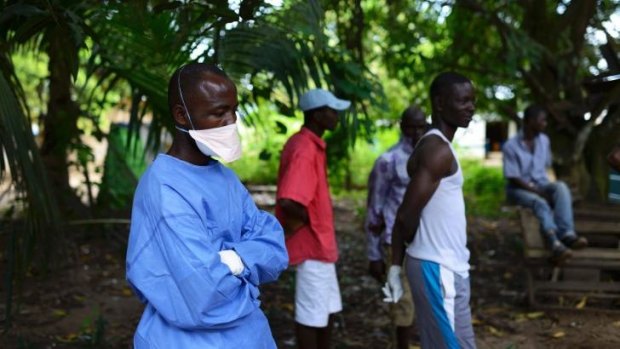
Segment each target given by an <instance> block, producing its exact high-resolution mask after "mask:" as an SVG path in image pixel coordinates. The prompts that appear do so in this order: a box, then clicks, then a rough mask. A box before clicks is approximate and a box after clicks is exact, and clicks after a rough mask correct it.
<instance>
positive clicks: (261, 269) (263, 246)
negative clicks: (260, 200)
mask: <svg viewBox="0 0 620 349" xmlns="http://www.w3.org/2000/svg"><path fill="white" fill-rule="evenodd" d="M242 195H244V198H243V206H242V207H243V209H242V210H243V221H242V227H241V240H240V241H238V242H225V243H224V246H225V247H226V248H231V249H234V250H235V251H236V252H237V254H239V256H240V257H241V260H242V261H243V264H244V265H245V269H244V272H243V273H242V277H243V278H244V279H246V280H247V281H248V282H250V283H251V284H253V285H255V286H258V285H260V284H263V283H266V282H271V281H275V280H276V279H277V278H278V276H279V275H280V273H281V272H282V271H283V270H284V269H286V267H287V266H288V254H287V252H286V245H285V243H284V231H283V229H282V226H281V225H280V223H279V222H278V220H277V219H276V218H275V217H274V216H273V215H271V214H269V213H267V212H265V211H262V210H259V209H258V208H257V207H256V204H255V203H254V201H253V200H252V197H251V196H250V194H249V193H248V192H247V190H246V189H245V188H243V194H242Z"/></svg>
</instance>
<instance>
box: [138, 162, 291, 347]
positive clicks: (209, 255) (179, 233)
mask: <svg viewBox="0 0 620 349" xmlns="http://www.w3.org/2000/svg"><path fill="white" fill-rule="evenodd" d="M228 249H233V250H235V251H236V252H237V254H238V255H239V256H240V257H241V260H242V261H243V264H244V266H245V269H244V271H243V273H242V274H240V275H239V276H234V275H232V273H231V272H230V269H229V268H228V266H226V265H225V264H223V263H222V262H221V261H220V256H219V254H218V251H220V250H228ZM287 264H288V255H287V253H286V247H285V245H284V233H283V231H282V227H281V226H280V224H279V223H278V221H277V220H276V219H275V218H274V216H272V215H271V214H269V213H266V212H263V211H260V210H258V208H257V207H256V205H255V204H254V202H253V201H252V197H251V196H250V195H249V193H248V191H247V190H246V188H245V187H244V186H243V185H242V184H241V182H240V181H239V179H238V178H237V176H236V175H235V174H234V172H232V171H231V170H230V169H228V168H226V167H224V166H223V165H221V164H220V163H219V162H217V161H215V160H213V161H211V162H210V163H209V164H208V165H206V166H195V165H192V164H190V163H188V162H185V161H182V160H179V159H177V158H175V157H172V156H169V155H165V154H160V155H158V156H157V158H156V159H155V161H154V162H153V164H152V165H151V166H150V167H149V168H148V169H147V171H146V172H145V173H144V175H143V176H142V178H141V179H140V183H139V184H138V188H137V190H136V194H135V198H134V203H133V212H132V217H131V232H130V237H129V245H128V249H127V265H126V267H127V280H128V281H129V283H130V285H131V286H132V288H133V289H134V292H135V293H136V294H137V295H138V297H139V298H140V300H141V301H142V302H143V303H145V305H146V308H145V310H144V313H143V315H142V318H141V320H140V323H139V324H138V328H137V330H136V333H135V335H134V347H135V348H136V349H144V348H151V349H152V348H158V349H168V348H184V349H191V348H201V349H204V348H275V347H276V345H275V342H274V340H273V337H272V334H271V330H270V328H269V323H268V322H267V318H266V317H265V315H264V314H263V312H262V310H261V309H260V307H259V306H260V301H259V299H258V296H259V290H258V286H259V285H260V284H262V283H265V282H270V281H274V280H276V279H277V278H278V276H279V274H280V272H282V271H283V270H284V269H285V268H286V267H287Z"/></svg>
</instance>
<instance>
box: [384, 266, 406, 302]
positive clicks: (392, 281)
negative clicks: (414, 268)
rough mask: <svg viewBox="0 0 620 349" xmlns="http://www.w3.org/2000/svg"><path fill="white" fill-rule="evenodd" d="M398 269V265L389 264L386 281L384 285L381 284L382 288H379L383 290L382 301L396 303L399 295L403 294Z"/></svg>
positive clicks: (399, 269) (399, 268)
mask: <svg viewBox="0 0 620 349" xmlns="http://www.w3.org/2000/svg"><path fill="white" fill-rule="evenodd" d="M400 271H401V267H400V266H398V265H392V266H390V271H389V272H388V277H387V282H386V283H385V286H383V288H382V289H381V290H382V291H383V295H384V296H385V298H383V301H384V302H388V303H398V301H399V300H400V297H402V296H403V285H402V283H401V282H400Z"/></svg>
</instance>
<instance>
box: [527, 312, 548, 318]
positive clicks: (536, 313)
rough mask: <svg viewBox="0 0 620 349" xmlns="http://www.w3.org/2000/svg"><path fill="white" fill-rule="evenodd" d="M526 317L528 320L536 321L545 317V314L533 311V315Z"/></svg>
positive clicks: (528, 314) (529, 314)
mask: <svg viewBox="0 0 620 349" xmlns="http://www.w3.org/2000/svg"><path fill="white" fill-rule="evenodd" d="M526 316H527V318H528V319H538V318H541V317H543V316H545V313H544V312H542V311H535V312H533V313H527V315H526Z"/></svg>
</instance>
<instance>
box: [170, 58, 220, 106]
mask: <svg viewBox="0 0 620 349" xmlns="http://www.w3.org/2000/svg"><path fill="white" fill-rule="evenodd" d="M205 73H207V74H215V75H219V76H223V77H225V78H227V79H228V80H230V78H229V77H228V75H226V73H225V72H224V71H223V70H222V69H221V68H219V67H218V66H216V65H213V64H207V63H189V64H186V65H184V66H181V67H179V68H178V69H177V70H175V71H174V73H173V74H172V76H171V77H170V81H168V109H169V110H170V113H172V109H173V108H174V106H175V105H177V104H181V97H180V96H181V94H180V92H179V85H181V90H182V91H183V98H187V97H186V96H187V95H189V94H191V93H193V92H194V90H195V88H196V86H198V84H199V83H200V82H201V81H202V80H203V78H204V77H203V75H204V74H205Z"/></svg>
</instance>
